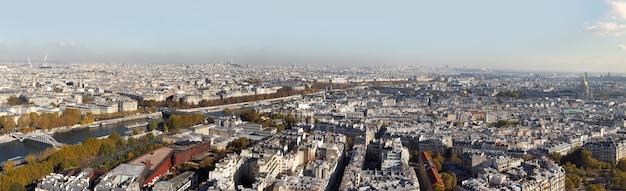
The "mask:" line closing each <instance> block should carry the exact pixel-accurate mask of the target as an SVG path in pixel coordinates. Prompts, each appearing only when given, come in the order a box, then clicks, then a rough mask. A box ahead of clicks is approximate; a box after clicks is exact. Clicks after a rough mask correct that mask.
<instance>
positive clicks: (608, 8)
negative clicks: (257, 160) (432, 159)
mask: <svg viewBox="0 0 626 191" xmlns="http://www.w3.org/2000/svg"><path fill="white" fill-rule="evenodd" d="M245 5H246V6H242V5H240V4H237V3H236V2H201V1H188V2H185V3H178V4H175V5H173V4H170V3H168V2H165V1H149V2H148V1H135V2H123V3H122V2H117V3H99V2H96V3H94V2H89V3H85V2H80V1H62V2H45V1H40V2H37V3H36V6H32V3H22V2H11V3H5V6H3V7H5V10H3V11H2V12H1V13H0V17H1V18H2V19H0V23H2V25H3V29H4V30H2V31H0V60H2V61H14V62H19V61H23V59H24V58H26V57H30V59H31V60H32V61H33V62H34V63H41V62H43V59H44V57H45V56H46V55H48V62H49V63H51V64H53V63H55V62H57V63H61V62H130V63H155V64H165V63H173V64H189V63H211V62H219V61H224V60H230V59H232V60H234V61H235V62H236V63H239V64H250V65H291V64H296V65H311V66H327V65H328V66H363V65H365V66H367V65H413V66H444V65H449V66H450V67H471V68H494V69H513V70H542V71H567V72H582V71H589V72H600V73H605V72H608V71H610V72H612V73H626V64H625V63H624V60H625V59H626V39H624V35H625V34H626V2H625V1H583V0H576V1H564V0H560V1H550V2H538V1H525V2H498V1H480V2H411V1H400V2H395V3H389V2H384V3H383V2H375V1H358V2H356V1H344V2H315V3H313V2H290V1H264V2H247V3H246V4H245Z"/></svg>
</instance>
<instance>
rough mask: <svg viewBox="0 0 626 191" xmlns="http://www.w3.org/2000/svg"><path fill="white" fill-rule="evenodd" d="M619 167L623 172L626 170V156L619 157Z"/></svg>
mask: <svg viewBox="0 0 626 191" xmlns="http://www.w3.org/2000/svg"><path fill="white" fill-rule="evenodd" d="M617 169H619V170H621V171H622V172H626V158H621V159H619V161H618V162H617Z"/></svg>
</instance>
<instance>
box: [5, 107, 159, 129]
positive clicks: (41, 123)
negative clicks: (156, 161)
mask: <svg viewBox="0 0 626 191" xmlns="http://www.w3.org/2000/svg"><path fill="white" fill-rule="evenodd" d="M151 111H156V108H141V109H138V110H136V111H127V112H116V113H110V114H92V113H86V114H84V115H83V114H81V112H80V110H79V109H73V108H67V109H65V110H63V112H62V113H61V114H59V113H57V112H55V113H42V114H38V113H36V112H32V113H30V114H24V115H20V117H19V118H18V119H17V122H15V121H16V120H15V116H12V115H9V116H2V117H0V129H1V133H12V132H17V131H20V132H22V133H28V132H32V131H34V130H36V129H41V130H50V129H54V128H58V127H65V126H73V125H76V124H81V125H86V124H90V123H93V122H95V121H97V120H102V119H111V118H119V117H124V116H128V115H132V114H136V113H141V112H151Z"/></svg>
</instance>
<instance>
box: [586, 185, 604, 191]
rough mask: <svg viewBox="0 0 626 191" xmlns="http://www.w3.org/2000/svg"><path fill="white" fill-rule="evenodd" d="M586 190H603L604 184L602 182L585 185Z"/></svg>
mask: <svg viewBox="0 0 626 191" xmlns="http://www.w3.org/2000/svg"><path fill="white" fill-rule="evenodd" d="M585 190H586V191H604V186H603V185H602V184H591V185H589V186H587V189H585Z"/></svg>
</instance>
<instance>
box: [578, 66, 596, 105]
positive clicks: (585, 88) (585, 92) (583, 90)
mask: <svg viewBox="0 0 626 191" xmlns="http://www.w3.org/2000/svg"><path fill="white" fill-rule="evenodd" d="M578 98H579V99H593V94H592V92H591V90H590V89H589V82H587V72H585V75H584V76H583V79H582V82H581V83H580V87H579V91H578Z"/></svg>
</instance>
